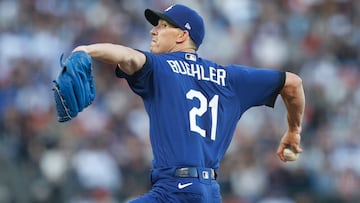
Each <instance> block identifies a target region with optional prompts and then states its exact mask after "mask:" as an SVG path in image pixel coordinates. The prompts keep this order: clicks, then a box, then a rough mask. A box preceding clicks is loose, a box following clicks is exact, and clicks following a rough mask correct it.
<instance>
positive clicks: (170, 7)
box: [165, 5, 175, 11]
mask: <svg viewBox="0 0 360 203" xmlns="http://www.w3.org/2000/svg"><path fill="white" fill-rule="evenodd" d="M174 6H175V5H171V6H169V8H167V9H165V11H169V10H170V9H172V7H174Z"/></svg>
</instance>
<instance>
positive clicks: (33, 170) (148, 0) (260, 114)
mask: <svg viewBox="0 0 360 203" xmlns="http://www.w3.org/2000/svg"><path fill="white" fill-rule="evenodd" d="M173 3H183V4H186V5H188V6H190V7H192V8H194V9H195V10H197V11H198V12H199V13H200V14H201V15H202V16H203V18H204V20H205V24H206V35H205V39H204V43H203V45H202V46H201V47H200V50H199V54H200V55H201V56H202V57H203V58H208V59H211V60H214V61H216V62H218V63H220V64H223V65H227V64H232V63H236V64H242V65H248V66H253V67H262V68H273V69H279V70H285V71H291V72H294V73H297V74H299V75H300V76H301V77H302V79H303V83H304V88H305V95H306V100H307V103H306V112H305V117H304V123H303V132H302V147H303V150H304V152H303V153H302V154H301V156H300V158H299V160H298V161H296V162H292V163H282V162H280V160H279V159H278V158H277V157H276V149H277V145H278V143H279V139H280V137H281V136H282V134H283V133H284V132H285V130H286V111H285V109H284V107H283V105H282V104H281V99H278V100H277V103H276V105H275V109H271V108H266V107H256V108H253V109H250V110H249V111H248V112H246V113H245V114H244V115H243V118H242V119H241V120H240V122H239V123H238V127H237V129H236V132H235V135H234V139H233V142H232V143H231V146H230V148H229V150H228V152H227V154H226V155H225V157H224V160H223V161H222V163H221V168H220V171H219V178H218V181H219V183H220V185H221V191H222V195H223V202H224V203H342V202H345V203H347V202H349V203H350V202H354V203H355V202H360V138H359V135H358V133H359V132H360V78H359V77H360V72H359V71H360V70H359V65H360V64H359V57H360V55H359V53H360V52H359V51H360V1H357V0H181V1H180V0H179V1H175V0H172V1H170V0H131V1H130V0H79V1H71V0H0V202H1V203H28V202H29V203H48V202H52V203H64V202H66V203H122V202H126V201H127V200H129V199H131V198H133V197H136V196H138V195H141V194H143V193H145V192H147V191H148V190H149V189H150V184H149V171H150V169H151V160H152V153H151V147H150V144H149V138H148V130H149V129H148V117H147V115H146V112H145V110H144V107H143V103H142V101H141V100H140V98H139V97H138V96H136V95H135V94H134V93H132V92H131V90H130V89H129V87H128V84H127V83H126V81H125V80H123V79H117V78H116V77H115V75H114V68H115V67H114V66H113V65H109V64H102V63H99V62H97V61H93V70H94V77H95V83H96V88H97V96H96V99H95V101H94V103H93V104H92V105H90V106H89V107H88V108H86V109H85V110H84V111H83V112H81V113H80V114H79V115H78V117H76V118H75V119H74V120H72V121H71V122H67V123H59V122H58V121H57V117H56V109H55V106H54V100H53V92H52V80H54V79H55V78H56V76H57V74H58V73H59V71H60V65H59V57H60V55H61V54H62V53H64V54H65V55H68V54H69V53H70V52H71V50H72V49H73V48H74V47H76V46H77V45H81V44H90V43H96V42H109V43H118V44H123V45H126V46H130V47H133V48H137V49H141V50H148V47H149V41H150V34H149V30H150V29H151V27H150V24H149V23H147V22H146V20H145V18H144V16H143V12H144V9H145V8H152V9H157V10H163V9H165V8H167V7H168V6H170V5H171V4H173ZM170 113H171V112H170Z"/></svg>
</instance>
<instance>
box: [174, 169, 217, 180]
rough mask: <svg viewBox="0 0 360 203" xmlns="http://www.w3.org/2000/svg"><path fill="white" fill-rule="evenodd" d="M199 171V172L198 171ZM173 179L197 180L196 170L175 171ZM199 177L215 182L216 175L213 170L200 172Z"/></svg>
mask: <svg viewBox="0 0 360 203" xmlns="http://www.w3.org/2000/svg"><path fill="white" fill-rule="evenodd" d="M200 171H201V170H200ZM174 176H175V177H179V178H199V177H200V176H199V173H198V169H197V168H196V167H184V168H178V169H176V170H175V174H174ZM201 177H202V178H203V179H209V178H211V179H213V180H216V177H217V174H216V172H215V170H214V169H212V168H211V169H210V173H209V170H202V171H201Z"/></svg>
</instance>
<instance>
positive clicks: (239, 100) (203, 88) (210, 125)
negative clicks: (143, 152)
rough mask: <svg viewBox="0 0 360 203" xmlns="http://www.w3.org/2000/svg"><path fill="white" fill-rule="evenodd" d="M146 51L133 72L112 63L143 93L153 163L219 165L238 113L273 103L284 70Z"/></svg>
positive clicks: (281, 82)
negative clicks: (127, 71)
mask: <svg viewBox="0 0 360 203" xmlns="http://www.w3.org/2000/svg"><path fill="white" fill-rule="evenodd" d="M143 53H144V54H145V55H146V63H145V65H144V67H143V68H142V69H141V70H140V71H138V72H136V73H135V74H134V75H131V76H129V75H126V74H125V73H124V72H122V71H121V70H120V69H119V68H116V74H117V76H118V77H121V78H126V80H127V81H128V84H129V86H130V87H131V89H132V90H133V91H134V92H135V93H136V94H138V95H139V96H141V97H142V99H143V101H144V106H145V108H146V111H147V113H148V115H149V118H150V140H151V144H152V149H153V155H154V160H153V167H154V168H162V167H183V166H196V167H207V168H214V169H218V167H219V164H220V161H221V159H222V157H223V156H224V154H225V152H226V150H227V148H228V147H229V144H230V142H231V140H232V137H233V134H234V130H235V128H236V125H237V123H238V121H239V119H240V117H241V115H242V114H243V113H244V112H245V111H246V110H248V109H249V108H251V107H253V106H259V105H267V106H272V107H273V105H274V103H275V100H276V98H277V95H278V94H279V91H280V90H281V89H282V87H283V85H284V82H285V72H282V71H278V70H269V69H260V68H252V67H245V66H239V65H229V66H222V65H219V64H216V63H214V62H212V61H209V60H205V59H202V58H201V57H198V55H197V54H193V53H186V52H173V53H167V54H152V53H149V52H143Z"/></svg>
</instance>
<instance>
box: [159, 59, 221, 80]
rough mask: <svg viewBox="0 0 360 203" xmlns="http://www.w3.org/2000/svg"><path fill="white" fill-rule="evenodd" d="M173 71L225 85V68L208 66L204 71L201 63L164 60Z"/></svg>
mask: <svg viewBox="0 0 360 203" xmlns="http://www.w3.org/2000/svg"><path fill="white" fill-rule="evenodd" d="M166 62H167V63H168V64H169V66H170V68H171V70H172V71H173V72H174V73H178V74H182V75H188V76H191V77H195V78H197V79H198V80H204V81H210V82H213V83H216V84H218V85H221V86H225V79H226V70H225V69H222V68H214V67H211V66H210V67H209V68H208V69H207V70H208V71H207V72H206V73H205V70H206V69H205V68H204V66H203V65H201V64H197V63H195V64H194V63H191V64H189V63H187V62H186V61H181V60H167V61H166Z"/></svg>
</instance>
